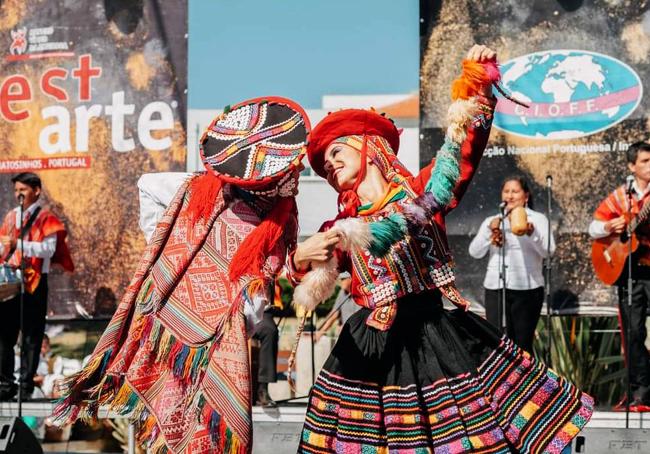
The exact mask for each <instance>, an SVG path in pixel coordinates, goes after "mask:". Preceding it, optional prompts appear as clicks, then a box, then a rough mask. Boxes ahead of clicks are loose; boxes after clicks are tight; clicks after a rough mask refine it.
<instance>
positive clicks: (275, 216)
mask: <svg viewBox="0 0 650 454" xmlns="http://www.w3.org/2000/svg"><path fill="white" fill-rule="evenodd" d="M309 131H310V124H309V118H308V117H307V115H306V114H305V112H304V110H303V109H302V107H300V105H298V104H297V103H295V102H294V101H291V100H289V99H286V98H280V97H265V98H255V99H251V100H248V101H244V102H241V103H239V104H237V105H235V106H233V107H232V108H228V107H227V108H226V109H225V110H224V112H223V113H222V114H221V115H219V116H218V117H217V118H215V119H214V120H213V121H212V123H210V126H208V128H207V129H206V131H205V132H204V133H203V136H202V137H201V140H200V153H201V159H202V160H203V164H204V165H205V167H206V169H207V172H206V173H205V174H204V175H201V176H200V177H197V178H195V179H194V180H192V182H191V185H190V200H189V204H188V209H187V213H188V215H189V216H191V217H192V219H193V220H194V221H196V220H199V219H206V218H207V217H208V216H209V215H210V213H211V212H212V209H213V208H214V204H215V201H216V198H217V196H218V194H219V192H220V191H221V188H222V186H223V185H224V184H231V185H233V186H236V187H238V188H240V189H243V190H245V191H247V192H249V193H250V194H253V195H258V196H261V197H264V198H266V199H270V200H272V201H273V208H272V209H271V211H270V212H269V213H268V214H267V215H266V217H265V218H264V219H263V220H262V222H261V223H260V224H259V225H258V226H257V227H256V228H255V229H254V230H253V231H252V232H251V233H250V234H249V235H248V236H247V237H246V238H245V240H244V241H243V243H242V244H241V245H240V246H239V248H238V249H237V252H236V254H235V256H234V257H233V259H232V261H231V263H230V270H229V273H230V278H231V279H233V280H237V279H239V278H240V277H242V276H244V275H249V276H261V274H262V267H263V265H264V262H265V261H266V258H267V257H268V256H269V254H270V253H271V251H272V250H273V248H274V247H275V245H276V243H277V242H278V240H280V238H281V237H282V236H283V234H284V233H285V230H286V228H287V226H290V225H292V224H296V223H297V216H298V210H297V207H296V201H295V197H294V196H295V193H296V186H297V184H298V181H297V180H298V175H299V171H300V168H301V161H302V158H303V157H304V155H305V153H306V149H307V136H308V134H309Z"/></svg>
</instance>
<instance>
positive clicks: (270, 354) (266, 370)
mask: <svg viewBox="0 0 650 454" xmlns="http://www.w3.org/2000/svg"><path fill="white" fill-rule="evenodd" d="M253 337H254V338H255V339H258V340H259V341H260V353H259V369H258V371H257V381H258V383H275V382H276V381H277V378H276V375H277V372H276V366H277V362H278V340H279V338H280V335H279V333H278V327H277V326H275V321H274V320H273V314H272V313H271V312H268V311H267V312H264V317H263V318H262V323H261V324H260V326H259V328H258V329H257V332H256V333H255V335H254V336H253Z"/></svg>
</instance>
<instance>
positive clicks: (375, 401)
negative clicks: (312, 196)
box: [289, 46, 593, 453]
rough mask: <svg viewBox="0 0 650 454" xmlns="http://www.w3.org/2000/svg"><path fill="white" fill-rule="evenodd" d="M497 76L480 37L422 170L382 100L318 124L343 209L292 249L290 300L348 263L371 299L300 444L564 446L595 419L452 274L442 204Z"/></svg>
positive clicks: (448, 202) (455, 192) (308, 295)
mask: <svg viewBox="0 0 650 454" xmlns="http://www.w3.org/2000/svg"><path fill="white" fill-rule="evenodd" d="M498 78H499V73H498V69H497V67H496V54H495V53H494V52H493V51H492V50H490V49H488V48H486V47H484V46H474V47H472V49H471V50H470V51H469V53H468V55H467V59H466V61H464V62H463V75H462V77H461V78H459V79H457V80H456V81H455V82H454V85H453V87H452V98H453V99H454V100H455V101H454V102H453V103H452V105H451V107H450V109H449V120H450V125H449V127H448V129H447V136H446V139H445V144H444V145H443V147H442V149H441V150H440V151H439V152H438V155H437V157H436V159H435V160H434V162H432V163H431V164H430V165H429V166H428V167H426V168H425V169H423V170H422V172H420V174H419V175H417V176H411V175H410V174H409V173H408V171H407V170H406V169H405V168H404V167H403V166H402V165H401V164H400V163H399V161H398V160H397V158H396V155H395V154H396V152H397V150H398V148H399V133H398V131H397V129H396V128H395V126H394V125H393V123H392V122H391V121H390V120H388V119H387V118H385V117H383V116H381V115H379V114H377V113H375V112H373V111H365V110H358V109H351V110H343V111H340V112H336V113H332V114H330V115H329V116H328V117H326V118H325V119H324V120H323V121H322V122H321V123H320V124H319V125H318V126H317V127H316V128H315V129H314V130H313V131H312V134H311V136H310V141H309V146H308V151H307V153H308V157H309V160H310V164H311V166H312V168H313V169H314V171H316V172H317V173H318V174H319V175H321V176H323V177H325V178H327V180H328V182H329V184H330V185H331V186H332V187H334V189H335V190H336V191H337V192H338V193H339V202H340V206H341V211H340V213H339V215H338V217H337V219H335V220H334V221H331V222H328V223H326V224H325V225H324V227H323V232H321V233H318V234H316V235H314V236H312V237H311V238H309V239H308V240H306V241H305V242H303V243H301V244H299V245H298V246H297V248H296V250H295V251H294V252H293V253H292V254H291V255H290V260H289V267H290V268H291V271H292V275H293V278H294V280H295V281H296V282H297V283H298V282H299V285H298V286H297V287H296V290H295V293H294V301H295V302H296V303H298V304H303V305H305V306H306V307H308V308H311V307H314V306H315V305H316V304H318V303H319V302H320V301H322V299H324V297H326V296H327V293H328V292H329V291H331V288H332V287H331V285H332V282H334V280H335V279H336V276H337V274H338V272H339V271H340V270H346V271H349V272H350V273H351V275H352V288H351V293H352V296H353V298H354V299H355V301H356V302H357V303H358V304H359V305H361V306H363V307H362V308H361V309H360V310H359V311H358V312H357V313H355V314H354V315H352V316H351V317H350V319H349V320H348V322H347V323H346V324H345V325H344V327H343V330H342V332H341V335H340V337H339V339H338V341H337V344H336V346H335V347H334V349H333V351H332V353H331V355H330V357H329V359H328V360H327V362H326V363H325V365H324V366H323V369H322V371H321V372H320V374H319V376H318V379H317V381H316V383H315V385H314V387H313V388H312V391H311V395H310V399H309V406H308V409H307V416H306V419H305V424H304V428H303V432H302V437H301V441H300V446H299V452H301V453H333V452H336V453H344V452H354V453H360V452H363V453H388V452H389V451H390V452H413V453H416V452H417V453H420V452H422V453H426V452H446V453H458V452H509V450H511V449H513V450H516V451H519V452H542V451H547V452H557V453H559V452H560V451H561V450H562V448H563V447H564V446H565V445H566V444H567V443H568V442H569V441H570V440H571V438H573V437H574V436H575V435H576V434H577V433H578V432H579V430H580V429H581V428H582V427H583V426H584V425H585V424H586V422H587V420H588V419H589V417H590V415H591V413H592V404H593V400H592V399H591V397H589V396H587V395H585V394H583V393H581V392H580V391H579V390H578V389H576V388H575V387H574V386H572V385H571V384H570V383H568V382H567V381H566V380H564V379H563V378H562V377H558V376H557V375H556V374H555V373H554V372H553V371H551V370H550V369H547V368H546V367H545V366H544V365H543V364H541V363H540V362H538V361H536V360H535V359H534V358H532V357H531V356H530V355H529V354H528V353H526V352H525V351H523V350H521V349H520V348H518V347H517V346H516V345H515V344H513V343H512V342H511V341H510V340H509V339H507V338H505V337H501V336H500V335H499V333H498V332H497V331H496V329H495V328H494V327H493V326H492V325H490V324H489V323H488V322H485V321H484V320H483V319H481V318H480V317H478V316H476V315H475V314H473V313H472V312H467V311H466V309H467V303H466V302H465V300H463V298H462V297H461V296H460V294H459V293H458V291H457V290H456V287H455V285H454V280H455V278H454V272H453V268H452V259H451V256H450V253H449V248H448V246H447V242H446V236H445V226H444V216H445V214H446V213H447V212H448V211H449V210H451V209H452V208H454V207H455V206H456V204H457V203H458V201H459V200H460V198H461V197H462V195H463V193H464V192H465V190H466V188H467V185H468V184H469V181H470V179H471V177H472V175H473V173H474V171H475V169H476V167H477V165H478V162H479V160H480V157H481V154H482V152H483V149H484V147H485V145H486V141H487V138H488V134H489V130H490V123H491V118H492V112H493V109H494V105H495V101H494V98H493V97H492V94H491V88H490V86H491V84H492V83H496V82H497V81H498ZM442 296H445V297H446V298H448V299H449V300H451V301H452V302H453V303H454V304H456V305H457V306H459V309H456V310H452V311H447V310H445V309H443V306H442Z"/></svg>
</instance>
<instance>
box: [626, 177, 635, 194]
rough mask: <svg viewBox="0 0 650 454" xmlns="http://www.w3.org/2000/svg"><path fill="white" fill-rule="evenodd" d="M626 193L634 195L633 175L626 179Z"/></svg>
mask: <svg viewBox="0 0 650 454" xmlns="http://www.w3.org/2000/svg"><path fill="white" fill-rule="evenodd" d="M625 188H626V189H625V193H626V194H627V195H630V194H632V192H633V191H634V176H633V175H628V176H627V178H626V179H625Z"/></svg>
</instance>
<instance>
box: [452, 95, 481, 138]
mask: <svg viewBox="0 0 650 454" xmlns="http://www.w3.org/2000/svg"><path fill="white" fill-rule="evenodd" d="M478 113H479V106H478V100H477V99H476V98H470V99H457V100H456V101H454V102H452V103H451V105H450V106H449V110H448V111H447V122H448V124H449V126H448V127H447V136H448V137H449V138H450V139H451V140H452V141H453V142H456V143H458V144H462V143H463V142H464V141H465V138H466V137H467V128H468V127H469V125H470V124H471V122H472V119H473V118H474V117H475V116H476V115H477V114H478Z"/></svg>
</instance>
